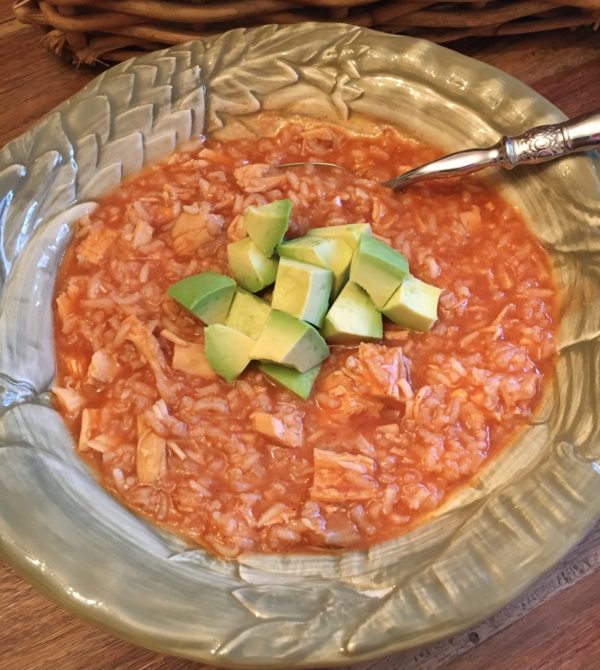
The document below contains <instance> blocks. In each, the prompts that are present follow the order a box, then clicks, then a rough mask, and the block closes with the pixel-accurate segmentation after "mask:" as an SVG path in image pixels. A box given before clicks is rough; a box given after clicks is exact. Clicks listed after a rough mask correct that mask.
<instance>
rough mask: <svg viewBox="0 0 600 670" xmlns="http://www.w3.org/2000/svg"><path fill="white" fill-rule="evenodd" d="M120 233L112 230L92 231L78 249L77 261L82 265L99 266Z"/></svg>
mask: <svg viewBox="0 0 600 670" xmlns="http://www.w3.org/2000/svg"><path fill="white" fill-rule="evenodd" d="M117 235H118V231H116V230H113V229H112V228H96V229H92V230H91V232H90V233H89V235H87V236H86V237H85V238H84V239H83V240H82V241H81V242H80V243H79V244H78V245H77V248H76V252H75V253H76V254H77V260H78V261H79V262H80V263H89V264H90V265H98V264H99V263H100V262H101V261H102V260H103V258H104V256H105V255H106V252H107V251H108V250H109V249H110V247H111V245H112V244H113V242H114V241H115V239H116V237H117Z"/></svg>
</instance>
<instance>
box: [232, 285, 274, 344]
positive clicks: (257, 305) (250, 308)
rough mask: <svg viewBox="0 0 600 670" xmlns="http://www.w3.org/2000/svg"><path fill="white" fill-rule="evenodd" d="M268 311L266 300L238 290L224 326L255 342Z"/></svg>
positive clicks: (269, 309) (268, 306) (269, 307)
mask: <svg viewBox="0 0 600 670" xmlns="http://www.w3.org/2000/svg"><path fill="white" fill-rule="evenodd" d="M270 311H271V306H270V305H269V303H268V302H267V301H266V300H263V299H262V298H259V297H258V296H256V295H252V293H248V291H244V289H240V288H238V290H237V291H236V292H235V295H234V296H233V300H232V302H231V307H230V308H229V314H228V316H227V321H226V322H225V325H227V326H229V327H230V328H233V329H234V330H239V331H240V333H244V335H247V336H248V337H251V338H252V339H253V340H256V339H257V338H258V336H259V335H260V333H261V331H262V329H263V326H264V325H265V321H266V320H267V318H268V316H269V312H270Z"/></svg>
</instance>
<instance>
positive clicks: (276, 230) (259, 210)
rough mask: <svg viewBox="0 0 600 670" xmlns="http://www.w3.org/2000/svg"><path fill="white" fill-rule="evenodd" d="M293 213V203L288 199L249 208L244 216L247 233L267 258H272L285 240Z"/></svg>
mask: <svg viewBox="0 0 600 670" xmlns="http://www.w3.org/2000/svg"><path fill="white" fill-rule="evenodd" d="M291 213H292V201H291V200H288V199H287V198H286V199H285V200H275V201H274V202H270V203H269V204H268V205H261V206H260V207H249V208H248V210H247V211H246V213H245V214H244V227H245V228H246V232H247V233H248V235H250V237H251V238H252V240H253V241H254V243H255V244H256V246H257V247H258V248H259V249H260V250H261V251H262V252H263V254H265V256H272V255H273V252H274V251H275V247H276V246H277V245H278V244H279V243H280V242H281V240H283V236H284V235H285V232H286V230H287V229H288V224H289V222H290V214H291Z"/></svg>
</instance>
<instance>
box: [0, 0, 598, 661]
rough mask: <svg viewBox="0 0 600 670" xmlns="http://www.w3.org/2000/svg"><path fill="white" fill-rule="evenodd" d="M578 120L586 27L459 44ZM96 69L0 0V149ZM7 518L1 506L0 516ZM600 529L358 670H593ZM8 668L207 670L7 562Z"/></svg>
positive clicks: (2, 638) (1, 600) (584, 83)
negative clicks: (541, 568)
mask: <svg viewBox="0 0 600 670" xmlns="http://www.w3.org/2000/svg"><path fill="white" fill-rule="evenodd" d="M458 47H459V49H460V50H461V51H463V52H465V53H468V54H470V55H473V56H476V57H477V58H479V59H481V60H483V61H485V62H487V63H491V64H493V65H496V66H497V67H499V68H501V69H503V70H505V71H506V72H509V73H510V74H513V75H514V76H516V77H518V78H519V79H521V80H522V81H524V82H525V83H527V84H529V85H530V86H532V87H533V88H535V89H536V90H537V91H539V92H540V93H541V94H542V95H544V96H546V97H547V98H549V99H550V100H551V101H552V102H554V103H555V104H556V105H557V106H558V107H560V108H561V109H562V110H563V111H564V112H565V113H566V114H568V115H570V116H574V115H577V114H580V113H583V112H586V111H591V110H592V109H600V34H599V33H593V32H592V31H590V30H585V31H584V30H580V31H575V32H566V33H548V34H539V35H535V36H533V37H526V36H525V37H523V36H522V37H514V38H503V39H498V40H487V41H481V42H478V41H467V42H464V43H462V44H459V45H458ZM95 74H96V72H95V71H94V70H91V69H87V68H81V69H79V70H75V69H73V68H72V67H71V66H69V65H67V64H65V63H62V62H61V61H59V60H57V59H55V58H54V57H52V56H51V55H50V54H48V53H47V52H45V51H44V50H43V49H42V48H41V47H40V46H39V34H38V33H37V32H36V30H35V29H33V28H28V27H22V26H20V25H19V24H17V23H16V22H15V21H13V20H12V19H11V13H10V6H9V3H8V2H7V0H0V75H1V76H0V146H2V145H4V144H5V143H6V142H8V141H9V140H11V139H12V138H14V137H16V136H18V135H19V134H20V133H22V132H23V131H25V130H26V129H27V128H28V127H29V126H30V125H31V124H32V123H34V122H35V121H36V120H37V119H39V118H40V117H41V116H43V115H44V114H45V113H47V112H48V111H50V110H51V109H52V108H53V107H54V106H55V105H57V104H58V103H60V102H61V101H63V100H64V99H65V98H67V97H69V96H70V95H72V94H73V93H74V92H75V91H77V90H78V89H79V88H81V87H82V86H84V85H85V84H86V83H87V82H88V81H89V80H90V79H91V78H92V77H93V76H94V75H95ZM0 514H1V510H0ZM599 567H600V524H598V525H597V526H596V527H595V529H594V530H593V531H592V533H590V535H588V537H587V538H586V539H585V540H584V541H583V542H582V543H581V544H580V545H579V546H578V547H577V548H576V549H575V550H574V551H572V552H571V553H570V554H569V555H568V556H567V557H566V559H565V560H564V561H563V562H562V563H560V564H559V565H558V566H556V568H555V569H554V570H552V571H551V572H550V573H548V574H547V575H545V576H544V577H543V578H542V579H540V580H539V581H538V582H537V583H536V584H534V585H533V586H532V587H531V588H530V589H529V590H528V591H527V592H526V593H525V594H522V596H521V597H519V598H518V599H517V600H516V601H515V602H514V603H512V604H511V605H509V606H508V607H506V608H505V609H504V610H502V611H501V612H498V613H497V614H495V615H494V616H493V617H491V618H490V619H488V620H487V621H485V622H482V623H481V624H479V625H478V626H475V627H473V628H472V629H470V630H468V631H465V632H464V633H463V634H461V635H457V636H455V637H454V638H452V639H450V640H445V641H442V642H440V643H437V644H436V645H433V646H431V647H428V648H426V649H422V650H418V651H416V652H411V653H408V654H401V655H398V656H394V657H387V658H384V659H381V660H379V661H373V662H370V663H365V664H361V665H359V666H355V667H354V670H416V669H418V670H480V669H481V668H485V669H486V670H509V669H510V670H513V669H517V668H522V669H524V670H542V669H544V670H547V669H549V670H594V669H595V668H600V636H599V635H598V633H597V626H598V623H599V622H600V570H599V569H598V568H599ZM0 668H1V669H2V670H37V669H38V668H40V669H42V668H44V669H51V670H53V669H54V668H57V669H58V668H60V669H61V670H84V669H85V670H104V669H105V668H111V669H113V670H159V669H160V670H191V669H192V668H195V669H196V670H209V668H208V666H200V665H198V664H195V663H191V662H189V661H184V660H181V659H176V658H167V657H164V656H160V655H158V654H155V653H153V652H150V651H146V650H144V649H140V648H139V647H135V646H134V645H131V644H129V643H127V642H123V641H121V640H117V639H116V638H114V637H112V636H111V635H109V634H107V633H105V632H103V631H101V630H99V629H97V628H95V627H94V626H91V625H89V624H87V623H84V622H82V621H80V620H78V619H77V618H75V617H74V616H72V615H71V614H69V613H67V612H65V611H64V610H62V609H60V608H59V607H58V606H56V605H54V604H53V603H51V602H50V601H49V600H47V599H46V598H45V597H44V596H42V595H40V594H38V593H37V592H36V591H35V590H34V589H33V588H31V587H30V586H29V585H27V584H26V583H25V582H23V581H22V580H21V579H20V578H19V577H18V576H17V575H16V574H15V573H14V572H13V571H12V569H11V568H9V567H8V566H7V565H5V564H3V563H2V562H0Z"/></svg>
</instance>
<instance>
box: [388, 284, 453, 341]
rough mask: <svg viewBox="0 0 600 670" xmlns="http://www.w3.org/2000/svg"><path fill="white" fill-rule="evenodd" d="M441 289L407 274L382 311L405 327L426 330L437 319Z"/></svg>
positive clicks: (391, 319)
mask: <svg viewBox="0 0 600 670" xmlns="http://www.w3.org/2000/svg"><path fill="white" fill-rule="evenodd" d="M441 292H442V289H440V288H437V287H436V286H431V284H426V283H425V282H422V281H421V280H420V279H417V278H416V277H413V276H412V275H408V276H407V277H405V278H404V281H403V282H402V283H401V284H400V287H399V288H398V289H397V290H396V292H395V293H394V294H393V295H392V297H391V298H390V299H389V300H388V301H387V303H386V304H385V307H384V308H383V313H384V314H385V316H387V318H388V319H389V320H390V321H393V322H394V323H397V324H398V325H399V326H404V327H405V328H412V329H413V330H422V331H427V330H429V329H430V328H431V326H433V324H434V323H435V322H436V320H437V308H438V301H439V299H440V294H441Z"/></svg>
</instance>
